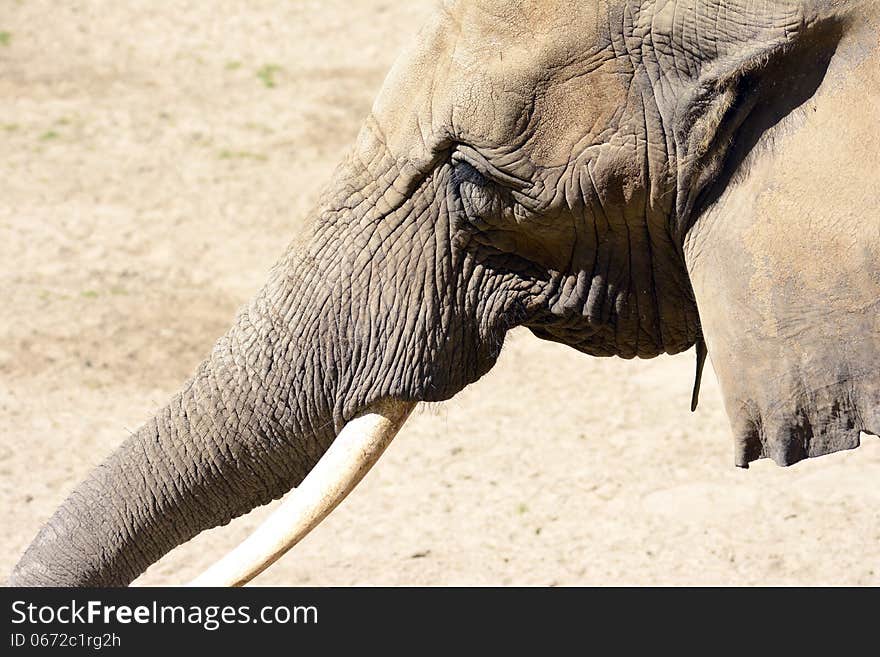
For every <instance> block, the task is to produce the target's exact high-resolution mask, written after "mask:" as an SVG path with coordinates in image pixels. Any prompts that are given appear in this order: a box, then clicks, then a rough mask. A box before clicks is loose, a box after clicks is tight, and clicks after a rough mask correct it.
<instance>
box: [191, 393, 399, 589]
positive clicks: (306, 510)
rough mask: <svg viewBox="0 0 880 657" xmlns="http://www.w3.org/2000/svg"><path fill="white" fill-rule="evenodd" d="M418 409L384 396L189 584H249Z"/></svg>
mask: <svg viewBox="0 0 880 657" xmlns="http://www.w3.org/2000/svg"><path fill="white" fill-rule="evenodd" d="M413 408H415V404H414V403H411V402H400V401H393V400H382V401H380V402H378V403H376V404H374V405H373V406H372V407H370V408H368V409H367V410H366V411H364V412H363V413H361V414H360V415H359V416H357V417H356V418H354V419H353V420H352V421H351V422H349V423H348V424H346V425H345V426H344V427H343V428H342V431H340V432H339V435H338V436H337V437H336V439H335V440H334V441H333V444H331V445H330V448H329V449H328V450H327V451H326V452H325V453H324V456H322V457H321V460H320V461H318V463H317V465H315V467H314V468H312V471H311V472H309V474H308V475H307V476H306V478H305V479H303V481H302V483H301V484H300V485H299V486H298V487H297V488H296V490H295V491H294V492H293V493H292V494H291V495H290V496H289V497H288V499H286V500H284V502H283V503H282V504H281V506H279V507H278V509H277V510H275V512H274V513H273V514H272V515H271V516H269V517H268V518H267V519H266V521H265V522H263V524H262V525H260V526H259V527H257V529H256V530H255V531H254V533H253V534H251V535H250V536H249V537H248V538H247V539H245V540H244V541H243V542H242V543H241V544H240V545H239V546H238V547H237V548H235V549H234V550H233V551H232V552H230V553H229V554H227V555H226V556H225V557H224V558H223V559H221V560H220V561H218V562H217V563H215V564H214V565H213V566H211V567H210V568H208V570H206V571H205V572H204V573H202V574H201V575H200V576H199V577H197V578H195V579H194V580H193V581H191V582H190V583H189V586H244V585H245V584H247V583H248V582H249V581H250V580H252V579H253V578H254V577H256V576H257V575H259V574H260V573H261V572H263V571H264V570H266V568H268V567H269V566H271V565H272V564H273V563H275V562H276V561H277V560H278V559H280V558H281V557H282V556H283V555H284V553H285V552H287V551H288V550H289V549H290V548H292V547H293V546H294V545H296V544H297V543H298V542H299V541H300V539H302V538H303V537H305V536H306V534H308V533H309V532H310V531H311V530H312V529H314V528H315V527H316V526H317V525H318V524H319V523H320V522H321V521H322V520H323V519H324V518H326V517H327V515H328V514H329V513H330V512H331V511H332V510H333V509H335V508H336V506H337V505H338V504H339V503H340V502H341V501H342V500H344V499H345V497H346V495H348V494H349V493H350V492H351V491H352V490H353V489H354V487H355V486H357V484H358V482H359V481H360V480H361V479H363V477H364V475H366V474H367V472H368V471H369V470H370V468H372V467H373V465H374V464H375V463H376V461H377V460H378V459H379V457H380V456H381V455H382V452H384V451H385V448H386V447H388V445H389V444H390V443H391V441H392V440H393V438H394V436H395V435H397V432H398V431H399V430H400V427H402V426H403V423H404V422H406V419H407V417H409V414H410V412H412V409H413Z"/></svg>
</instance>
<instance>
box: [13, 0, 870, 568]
mask: <svg viewBox="0 0 880 657" xmlns="http://www.w3.org/2000/svg"><path fill="white" fill-rule="evenodd" d="M428 5H429V3H428V2H425V1H421V0H420V1H419V2H413V1H412V0H407V1H406V2H390V1H384V2H383V1H381V0H356V1H345V0H332V1H328V0H322V1H321V2H317V1H315V2H292V1H288V2H278V1H277V0H272V1H266V0H260V1H256V0H247V1H245V0H240V1H232V0H223V1H217V0H215V1H212V2H170V1H168V0H163V1H162V2H159V1H157V0H152V1H149V0H145V1H140V2H137V1H134V0H130V1H128V2H111V1H109V0H105V1H103V2H102V1H99V0H93V1H90V2H85V1H84V2H75V3H74V2H57V1H52V2H50V1H48V0H44V1H38V0H23V1H22V0H19V1H18V2H13V1H12V0H9V1H8V2H4V3H3V7H2V9H0V149H2V154H3V156H2V159H0V181H2V182H0V299H2V314H0V436H2V442H0V496H2V498H0V499H2V515H0V527H2V532H0V534H2V544H0V579H2V574H5V573H7V572H8V571H9V569H10V568H11V566H12V565H13V563H14V561H15V560H16V559H17V557H18V555H19V554H20V553H21V551H22V550H23V549H24V548H25V546H26V545H27V543H28V542H29V541H30V539H31V538H32V536H33V535H34V533H35V532H36V530H37V528H38V526H39V525H40V523H42V522H43V521H44V520H45V518H46V517H47V516H48V515H49V514H50V512H51V511H52V510H53V509H54V508H55V507H56V505H58V504H59V503H60V502H61V501H62V499H63V497H64V496H65V495H66V494H67V493H68V491H69V490H70V489H71V487H72V486H73V485H74V484H75V483H76V482H77V481H78V480H80V479H81V478H82V477H83V476H84V475H85V474H86V472H87V471H88V470H89V468H91V467H92V466H93V465H94V464H95V463H97V462H98V461H99V460H100V459H101V458H102V457H103V456H104V455H105V454H106V453H107V452H108V451H109V450H110V449H111V448H112V447H113V446H115V445H116V444H117V443H118V442H119V441H120V440H121V439H122V438H123V437H124V436H125V435H126V433H127V431H128V430H130V429H134V428H135V427H136V426H137V425H138V424H139V423H141V422H142V421H143V420H144V419H145V418H146V417H147V416H148V415H149V414H150V413H151V411H153V410H154V409H156V408H157V407H158V406H159V405H160V404H161V403H163V402H164V401H165V399H166V398H167V397H168V396H169V395H170V394H171V393H172V392H173V391H174V390H175V389H176V388H177V387H178V386H179V385H180V384H181V383H182V381H183V380H184V379H185V378H186V377H187V376H188V375H189V373H190V372H191V371H192V369H193V368H194V366H195V365H196V364H197V363H198V362H199V361H200V360H201V359H202V358H203V357H204V356H205V355H207V353H208V351H209V349H210V346H211V344H212V342H213V340H214V339H215V338H216V337H217V336H219V335H220V334H221V333H222V332H223V330H224V328H225V327H226V325H227V323H228V322H229V320H230V319H231V317H232V314H233V313H234V311H235V309H236V308H237V307H238V306H239V305H240V304H241V303H243V302H244V301H245V300H246V299H247V297H248V296H249V295H250V294H252V293H253V292H254V291H255V290H256V289H257V287H258V286H259V284H260V282H261V280H262V279H263V276H264V274H265V272H266V271H267V269H268V267H269V266H270V265H271V264H272V263H273V261H274V260H275V259H276V257H277V256H278V255H279V254H280V252H281V250H282V248H283V245H284V244H285V243H286V242H287V241H288V240H289V239H290V238H291V237H292V236H293V235H294V234H295V232H296V230H297V226H298V225H299V222H300V221H301V220H302V218H303V216H304V214H305V212H306V211H307V210H308V208H309V206H310V205H311V204H312V202H313V201H314V199H315V197H316V194H317V192H318V190H319V188H320V186H321V185H322V184H323V183H324V182H325V181H326V179H327V178H328V176H329V175H330V173H331V170H332V168H333V166H334V165H335V164H336V162H337V161H338V160H339V159H340V157H341V155H342V153H343V151H344V150H345V148H346V147H347V145H348V144H349V142H350V141H351V140H352V138H353V136H354V134H355V132H356V130H357V127H358V123H359V121H360V119H361V118H362V117H363V116H364V115H365V114H366V112H367V109H368V107H369V105H370V102H371V100H372V98H373V96H374V94H375V92H376V90H377V88H378V87H379V85H380V84H381V81H382V78H383V75H384V73H385V71H386V70H387V68H388V67H389V65H390V63H391V61H392V59H393V57H394V56H395V53H396V52H397V51H398V49H399V47H400V45H401V43H402V41H403V40H404V39H405V38H406V37H407V35H408V34H409V32H410V30H411V29H412V28H413V26H414V25H416V24H417V23H418V22H419V21H420V19H421V18H422V17H423V16H424V14H425V12H426V8H427V7H428ZM692 358H693V357H692V355H691V354H688V355H685V356H682V357H678V358H662V359H658V360H655V361H650V362H622V361H619V360H596V359H591V358H588V357H586V356H582V355H579V354H577V353H575V352H573V351H569V350H567V349H565V348H563V347H560V346H555V345H551V344H547V343H541V342H539V341H538V340H537V339H535V338H533V337H531V335H530V334H527V333H525V332H517V333H514V334H513V335H512V336H511V339H510V341H509V343H508V345H507V347H506V349H505V351H504V354H503V356H502V358H501V362H500V364H499V365H498V366H497V367H496V368H495V370H494V371H493V372H492V373H491V374H490V375H489V376H487V377H486V378H485V379H484V380H483V381H481V382H480V383H479V384H477V385H475V386H473V387H471V388H470V389H468V390H466V391H465V392H464V393H463V394H462V395H460V396H459V397H458V398H456V399H455V400H454V401H453V402H451V403H448V404H444V405H441V406H434V407H431V408H428V409H424V410H422V411H421V412H419V413H418V415H417V416H416V417H415V419H414V421H412V422H411V423H410V425H408V426H407V428H406V430H405V431H404V433H403V434H402V435H401V436H400V437H399V439H398V440H397V441H396V442H395V443H394V444H393V445H392V447H391V448H390V449H389V451H388V453H387V455H386V456H385V457H384V458H383V460H382V461H381V462H380V464H379V466H378V467H377V468H376V470H375V471H374V472H373V473H372V474H371V475H370V476H369V477H368V478H367V480H366V481H365V482H364V484H363V485H362V486H361V487H360V488H359V489H358V490H357V492H356V494H355V495H354V496H353V497H352V498H351V499H350V500H349V501H347V502H346V503H345V504H344V505H343V506H342V507H341V508H340V509H339V510H338V511H337V512H336V513H335V514H334V515H333V516H332V518H331V519H330V520H329V521H327V522H326V523H325V524H324V525H322V526H321V527H320V528H319V529H318V530H317V531H315V532H314V533H313V534H312V535H311V536H310V537H309V538H307V539H306V540H305V541H304V542H303V543H302V544H301V545H300V546H299V547H298V548H297V549H296V550H295V551H294V552H292V553H291V554H289V555H288V556H287V557H286V558H285V559H284V560H283V561H282V562H281V563H280V564H279V565H278V566H276V567H275V568H273V569H271V570H270V571H269V572H268V573H267V574H265V575H264V576H262V577H261V578H260V579H259V580H258V582H259V583H261V584H310V585H332V584H757V583H765V584H880V486H878V482H880V441H877V440H876V439H873V438H868V439H866V441H865V443H866V444H865V446H864V447H863V448H862V449H860V450H857V451H855V452H851V453H848V454H842V455H836V456H832V457H826V458H824V459H820V460H817V461H812V462H808V463H804V464H801V465H798V466H796V467H794V468H792V469H787V470H784V469H779V468H776V467H775V466H773V465H771V464H770V463H769V462H763V463H761V464H758V465H757V467H753V468H752V469H751V470H750V471H747V472H746V471H741V470H736V469H735V468H734V467H733V465H732V462H733V457H732V451H733V448H732V442H731V438H730V435H729V433H728V427H727V423H726V419H725V417H724V414H723V411H722V408H721V402H720V397H719V393H718V390H717V387H716V386H715V384H714V379H713V376H712V374H711V373H709V374H708V376H707V381H706V385H705V391H704V394H703V402H702V406H701V408H700V411H699V412H698V414H696V415H691V414H690V413H689V412H688V402H689V395H690V386H691V376H692V368H693V362H692ZM265 511H266V509H263V510H260V511H258V512H257V513H255V514H252V515H251V516H249V517H247V518H244V519H241V520H239V521H237V522H235V523H233V524H232V525H231V526H229V527H226V528H221V529H219V530H214V531H212V532H208V533H206V534H204V535H202V536H201V537H199V538H198V539H196V540H195V541H193V542H192V543H190V544H189V545H187V546H185V547H183V548H180V549H178V550H176V551H175V552H174V553H172V554H171V555H170V556H169V557H168V558H166V559H165V560H163V561H162V562H161V563H160V564H158V565H156V566H155V567H154V568H152V569H151V570H150V571H149V572H148V573H147V575H146V576H145V577H143V578H142V580H141V581H142V582H144V583H150V584H157V583H174V582H182V581H184V580H186V579H187V578H189V577H190V576H192V575H194V574H195V573H196V572H197V571H198V570H200V569H201V568H202V567H204V566H205V565H207V564H208V563H209V561H211V560H212V559H214V558H215V557H218V556H219V555H220V554H221V553H223V552H224V551H225V550H227V549H228V548H230V547H232V546H233V545H234V544H235V543H237V541H238V540H240V539H241V538H242V537H243V536H244V535H245V534H246V533H247V531H248V529H250V528H251V527H253V526H254V525H255V524H256V523H257V522H258V520H259V519H260V518H261V517H262V516H264V515H265Z"/></svg>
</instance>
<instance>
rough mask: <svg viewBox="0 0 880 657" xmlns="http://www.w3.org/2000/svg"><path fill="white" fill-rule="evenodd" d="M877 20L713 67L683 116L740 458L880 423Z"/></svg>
mask: <svg viewBox="0 0 880 657" xmlns="http://www.w3.org/2000/svg"><path fill="white" fill-rule="evenodd" d="M878 27H880V26H877V25H874V26H868V28H866V29H865V31H864V35H865V36H864V39H863V38H862V36H860V35H859V33H853V34H849V33H847V34H846V35H844V34H843V32H842V30H841V28H840V26H839V25H825V26H818V27H816V28H814V30H813V31H812V32H811V33H806V34H802V35H801V41H800V42H799V43H795V44H793V45H786V46H784V47H779V48H775V49H772V50H771V51H769V52H768V53H767V55H766V56H761V57H757V58H754V59H753V60H752V61H751V62H750V63H747V64H746V65H739V66H736V67H733V68H729V69H728V70H727V71H726V72H724V71H721V70H717V71H714V72H713V76H709V77H707V78H705V79H703V80H702V81H701V82H700V83H699V85H698V87H697V88H696V89H695V90H694V93H693V94H692V95H691V96H690V105H688V106H687V107H685V108H682V111H681V113H680V116H679V118H680V119H681V122H680V123H678V124H677V128H676V143H677V144H678V146H679V153H678V154H679V157H680V158H681V163H680V164H679V173H680V176H681V179H680V180H679V188H678V193H679V198H678V202H677V206H678V208H679V211H680V214H679V216H678V217H677V219H678V221H679V222H680V223H679V228H680V229H681V230H682V234H683V245H684V254H685V260H686V263H687V267H688V271H689V274H690V277H691V283H692V286H693V290H694V294H695V298H696V301H697V306H698V309H699V313H700V321H701V325H702V331H703V335H704V337H705V340H706V344H707V347H708V351H709V356H710V358H711V361H712V364H713V367H714V369H715V372H716V374H717V376H718V379H719V382H720V384H721V388H722V392H723V395H724V400H725V406H726V408H727V412H728V415H729V417H730V420H731V424H732V426H733V431H734V435H735V440H736V452H735V461H736V464H737V465H739V466H742V467H747V465H748V463H749V462H750V461H753V460H756V459H758V458H763V457H769V458H772V459H773V460H775V461H776V462H777V463H778V464H780V465H790V464H792V463H795V462H797V461H800V460H802V459H804V458H808V457H814V456H820V455H823V454H828V453H830V452H835V451H839V450H843V449H851V448H853V447H857V446H858V445H859V441H860V433H861V432H863V431H864V432H869V433H875V434H876V433H878V432H880V265H878V263H880V170H878V168H877V167H876V165H875V162H876V158H877V155H878V153H880V135H878V131H877V129H876V126H877V125H880V91H878V90H880V46H878V44H877V40H876V33H877V29H878ZM722 68H723V67H722ZM713 93H714V94H715V95H713ZM866 95H867V97H866ZM688 126H690V127H688Z"/></svg>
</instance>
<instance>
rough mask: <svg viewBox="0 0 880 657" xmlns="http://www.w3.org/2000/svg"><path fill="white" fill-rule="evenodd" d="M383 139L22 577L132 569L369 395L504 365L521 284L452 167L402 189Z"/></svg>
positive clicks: (295, 455)
mask: <svg viewBox="0 0 880 657" xmlns="http://www.w3.org/2000/svg"><path fill="white" fill-rule="evenodd" d="M365 139H366V140H367V141H368V142H369V141H371V137H370V135H369V129H366V130H365V136H362V140H361V141H362V142H363V141H364V140H365ZM371 149H372V158H371V164H370V165H369V170H368V167H367V166H366V165H364V164H362V162H363V149H362V150H361V153H360V156H357V157H355V156H353V157H352V158H351V159H350V160H349V162H348V163H347V164H346V165H345V166H343V167H342V168H341V169H340V171H339V173H338V175H337V179H336V182H335V184H334V185H333V186H332V187H331V190H330V192H328V194H327V195H326V196H325V198H328V199H330V201H329V202H327V203H325V204H324V206H323V207H322V208H319V211H318V213H317V219H316V221H315V222H314V224H313V227H312V228H311V230H310V231H309V233H310V234H309V235H307V236H306V237H305V238H304V239H303V240H302V241H301V243H300V244H299V245H295V246H294V247H292V248H291V249H290V250H289V251H288V253H287V255H286V256H285V257H284V258H283V259H282V261H281V262H280V263H279V264H278V265H276V267H275V268H274V269H273V272H272V274H271V278H270V281H269V282H268V284H267V285H266V286H265V288H264V289H263V290H262V291H261V293H260V294H259V295H258V296H257V297H256V298H255V299H254V300H253V301H252V302H251V303H250V304H248V305H247V306H246V307H245V308H244V309H243V310H242V311H241V312H240V314H239V315H238V318H237V320H236V322H235V324H234V326H233V328H232V329H231V330H230V332H229V333H228V334H227V335H226V336H225V337H223V338H222V339H221V340H220V341H219V342H218V343H217V345H216V346H215V348H214V350H213V353H212V355H211V357H210V358H209V359H208V360H207V361H206V362H205V363H203V364H202V365H201V367H200V368H199V369H198V371H197V373H196V375H195V376H194V378H193V379H192V380H191V381H190V382H189V383H187V384H186V386H185V387H184V389H183V390H182V391H181V392H180V393H179V394H178V395H176V396H175V397H174V398H173V399H172V400H171V402H170V403H169V404H168V406H166V407H165V408H164V409H163V410H162V411H160V412H159V414H158V415H157V416H156V417H155V418H153V419H152V420H150V421H149V422H147V423H146V424H145V425H144V426H143V427H141V428H140V429H139V430H138V431H137V433H136V434H134V435H133V436H131V437H130V438H129V439H128V440H126V441H125V442H124V443H123V444H122V446H121V447H120V448H119V449H118V450H117V451H116V452H115V453H114V454H112V455H111V456H110V457H109V458H108V459H107V460H106V461H105V462H104V463H103V464H101V465H100V466H98V467H97V468H96V469H95V471H94V472H92V473H91V475H90V476H89V477H88V479H87V480H86V481H85V482H83V483H82V484H80V485H79V487H77V488H76V490H75V491H74V492H73V493H72V494H71V495H70V497H69V498H68V499H67V501H66V502H65V503H64V504H63V506H62V507H61V508H60V509H59V510H58V511H57V512H56V513H55V515H54V516H52V518H51V519H50V520H49V522H48V523H47V524H46V526H45V527H44V528H43V529H42V530H41V531H40V533H39V535H38V536H37V538H36V539H35V540H34V542H33V543H32V545H31V546H30V547H29V548H28V550H27V552H26V553H25V555H24V556H23V557H22V559H21V561H20V562H19V564H18V565H17V566H16V568H15V570H14V572H13V573H12V576H11V579H10V582H9V583H10V584H11V585H20V586H107V585H125V584H128V583H129V582H131V581H132V580H133V579H134V578H135V577H137V576H138V575H139V574H140V573H142V572H143V571H144V570H145V569H146V568H147V567H148V566H149V565H150V564H152V563H154V562H155V561H157V560H158V559H159V558H160V557H161V556H162V555H164V554H165V553H167V552H168V551H169V550H171V549H172V548H174V547H175V546H177V545H179V544H181V543H183V542H185V541H187V540H189V539H190V538H192V537H193V536H195V535H196V534H198V533H199V532H201V531H202V530H204V529H207V528H210V527H214V526H217V525H222V524H224V523H227V522H229V521H230V520H231V519H232V518H235V517H236V516H239V515H241V514H243V513H246V512H247V511H249V510H250V509H252V508H254V507H255V506H258V505H262V504H265V503H267V502H269V501H271V500H273V499H276V498H278V497H280V496H282V495H283V494H284V493H286V492H287V491H288V490H289V489H290V488H291V487H292V486H295V485H297V484H298V483H299V482H300V481H301V480H302V479H303V478H304V477H305V475H306V474H307V473H308V472H309V470H310V469H311V468H312V467H313V465H314V464H315V463H316V462H317V461H318V459H319V458H320V457H321V455H322V454H323V452H324V451H325V450H326V449H327V447H328V446H329V444H330V443H331V442H332V440H333V438H334V437H335V435H336V434H337V433H338V432H339V431H340V430H341V428H342V427H343V426H344V424H345V422H346V421H347V420H349V419H351V418H352V417H353V416H354V415H355V414H357V412H358V411H359V410H361V409H363V408H364V407H365V406H366V405H368V404H370V403H371V402H373V401H375V400H377V399H379V398H383V397H391V398H397V399H402V400H409V401H420V400H428V401H438V400H443V399H447V398H449V397H451V396H452V395H454V394H455V393H456V392H458V391H459V390H460V389H461V388H463V387H464V386H465V385H467V384H468V383H470V382H472V381H474V380H476V379H477V378H479V377H480V376H481V375H482V374H483V373H485V372H486V371H487V370H488V369H489V368H490V367H491V366H492V365H493V364H494V361H495V359H496V357H497V355H498V352H499V350H500V347H501V343H502V340H503V334H504V331H505V329H506V328H508V327H509V326H510V325H511V324H512V323H513V322H512V321H511V320H510V319H509V318H508V317H507V315H509V312H508V311H509V309H510V307H511V303H510V302H511V299H512V298H513V296H512V295H510V294H507V293H505V292H504V290H502V289H501V287H503V286H499V285H496V282H497V281H495V279H494V278H493V277H492V276H490V275H489V274H487V273H486V272H485V270H483V269H482V267H481V266H480V265H479V264H478V263H476V262H475V261H474V259H473V257H472V256H470V255H468V254H465V253H463V252H457V251H455V250H454V249H452V248H451V246H450V245H451V244H452V231H453V228H452V223H451V222H450V215H452V214H454V209H452V208H447V207H446V202H445V200H444V197H445V194H444V191H443V190H444V182H443V176H444V175H445V173H444V171H443V170H442V169H441V170H439V171H435V172H434V173H433V174H432V176H431V177H428V178H422V179H416V180H410V181H409V182H408V183H407V184H408V185H409V187H408V188H407V190H406V191H407V193H405V194H404V193H400V192H399V191H397V190H395V188H394V187H395V183H397V182H398V180H399V178H400V171H398V170H397V165H396V163H395V161H394V160H393V159H392V158H390V157H389V156H387V153H385V152H384V150H383V148H382V146H381V142H380V141H378V140H374V139H373V140H372V141H371ZM377 181H386V182H377ZM387 181H392V182H387ZM397 186H398V187H399V186H400V185H399V184H398V185H397ZM477 288H479V290H480V293H479V294H477V293H476V290H477ZM493 292H494V293H493ZM481 299H482V300H485V299H488V303H484V302H483V301H480V300H481Z"/></svg>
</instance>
